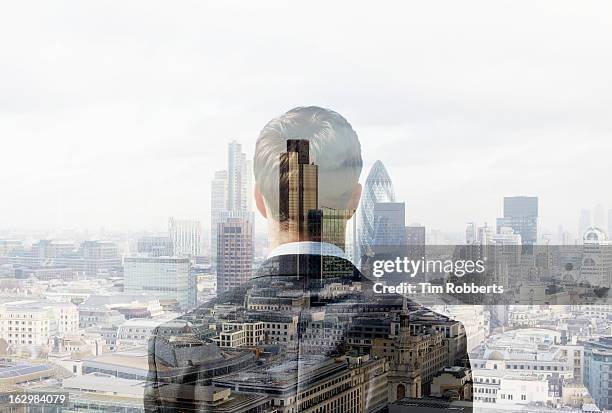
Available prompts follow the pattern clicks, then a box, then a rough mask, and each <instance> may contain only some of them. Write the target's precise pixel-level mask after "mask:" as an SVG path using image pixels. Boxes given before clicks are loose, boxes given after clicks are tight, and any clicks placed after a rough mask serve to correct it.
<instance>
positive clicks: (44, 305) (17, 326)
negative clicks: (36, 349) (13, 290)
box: [0, 300, 79, 348]
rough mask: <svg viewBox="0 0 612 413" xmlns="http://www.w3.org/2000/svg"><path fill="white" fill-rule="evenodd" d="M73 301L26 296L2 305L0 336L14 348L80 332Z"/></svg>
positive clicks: (76, 310)
mask: <svg viewBox="0 0 612 413" xmlns="http://www.w3.org/2000/svg"><path fill="white" fill-rule="evenodd" d="M78 329H79V311H78V309H77V306H76V305H74V304H72V303H69V302H68V303H55V302H50V301H39V300H23V301H14V302H10V303H6V304H2V305H0V339H4V340H5V341H6V342H7V343H8V344H9V346H13V347H15V348H20V347H27V348H31V347H32V346H43V345H46V344H47V343H48V340H49V338H50V337H53V336H60V335H64V334H71V333H76V332H78Z"/></svg>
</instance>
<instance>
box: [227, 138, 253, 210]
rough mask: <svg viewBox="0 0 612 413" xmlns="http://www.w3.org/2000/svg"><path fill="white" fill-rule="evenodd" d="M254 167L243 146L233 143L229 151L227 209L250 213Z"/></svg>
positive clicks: (230, 144)
mask: <svg viewBox="0 0 612 413" xmlns="http://www.w3.org/2000/svg"><path fill="white" fill-rule="evenodd" d="M252 173H253V172H252V166H251V161H247V159H246V155H245V154H244V152H242V145H241V144H239V143H238V142H237V141H232V142H230V143H229V145H228V151H227V209H228V210H231V211H248V210H250V209H251V208H250V207H251V203H252V202H251V198H252V194H251V191H252V184H253V181H252Z"/></svg>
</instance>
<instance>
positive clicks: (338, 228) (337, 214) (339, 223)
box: [321, 207, 354, 249]
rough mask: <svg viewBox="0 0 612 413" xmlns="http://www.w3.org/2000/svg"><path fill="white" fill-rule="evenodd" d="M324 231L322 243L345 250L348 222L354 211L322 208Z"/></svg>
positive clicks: (322, 232) (322, 231)
mask: <svg viewBox="0 0 612 413" xmlns="http://www.w3.org/2000/svg"><path fill="white" fill-rule="evenodd" d="M321 212H322V220H323V222H322V230H321V241H322V242H327V243H329V244H333V245H336V246H338V247H339V248H341V249H344V248H345V241H346V225H347V221H348V220H349V219H350V218H351V217H352V216H353V212H354V211H350V210H348V209H334V208H326V207H322V208H321Z"/></svg>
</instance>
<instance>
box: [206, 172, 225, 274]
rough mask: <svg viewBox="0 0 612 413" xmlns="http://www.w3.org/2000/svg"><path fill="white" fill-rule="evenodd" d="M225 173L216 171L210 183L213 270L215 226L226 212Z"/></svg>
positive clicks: (214, 266) (215, 247) (215, 254)
mask: <svg viewBox="0 0 612 413" xmlns="http://www.w3.org/2000/svg"><path fill="white" fill-rule="evenodd" d="M227 196H228V194H227V171H216V172H215V177H214V179H213V180H212V181H211V183H210V257H211V263H212V265H213V268H216V263H217V226H218V225H219V222H222V214H223V213H224V212H226V211H227Z"/></svg>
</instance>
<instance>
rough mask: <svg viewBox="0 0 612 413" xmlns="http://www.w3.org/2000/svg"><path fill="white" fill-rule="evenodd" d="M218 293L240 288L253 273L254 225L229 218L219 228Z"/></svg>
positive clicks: (242, 220)
mask: <svg viewBox="0 0 612 413" xmlns="http://www.w3.org/2000/svg"><path fill="white" fill-rule="evenodd" d="M217 231H218V235H217V293H218V294H219V293H222V292H225V291H228V290H231V289H232V288H235V287H238V286H239V285H241V284H243V283H245V282H246V281H248V280H250V279H251V276H252V272H253V224H252V223H251V221H249V220H244V219H240V218H229V219H228V220H227V221H226V222H221V223H219V224H218V226H217Z"/></svg>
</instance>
